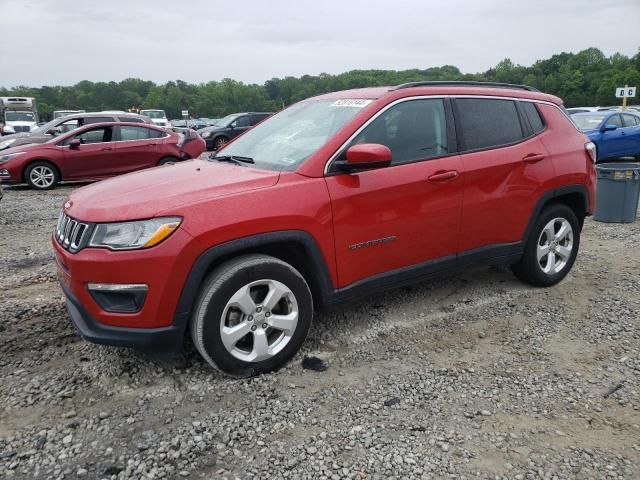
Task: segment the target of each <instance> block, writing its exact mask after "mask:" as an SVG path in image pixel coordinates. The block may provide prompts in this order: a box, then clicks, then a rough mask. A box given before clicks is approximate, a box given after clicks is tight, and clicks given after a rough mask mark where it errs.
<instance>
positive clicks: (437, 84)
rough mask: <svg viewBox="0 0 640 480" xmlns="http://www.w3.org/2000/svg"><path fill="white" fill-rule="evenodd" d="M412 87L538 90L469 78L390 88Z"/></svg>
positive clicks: (526, 86) (407, 84)
mask: <svg viewBox="0 0 640 480" xmlns="http://www.w3.org/2000/svg"><path fill="white" fill-rule="evenodd" d="M412 87H489V88H513V89H515V90H528V91H530V92H539V91H540V90H538V89H537V88H534V87H530V86H528V85H516V84H513V83H499V82H476V81H471V80H461V81H459V80H443V81H428V82H409V83H403V84H402V85H398V86H397V87H395V88H393V89H392V90H400V89H402V88H412Z"/></svg>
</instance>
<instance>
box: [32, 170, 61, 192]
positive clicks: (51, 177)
mask: <svg viewBox="0 0 640 480" xmlns="http://www.w3.org/2000/svg"><path fill="white" fill-rule="evenodd" d="M55 178H56V175H55V172H54V171H53V170H52V169H51V168H50V167H47V166H44V165H38V166H37V167H35V168H33V169H32V170H31V172H30V173H29V179H30V180H31V183H33V184H34V185H35V186H36V187H38V188H49V187H50V186H52V185H53V182H54V181H55Z"/></svg>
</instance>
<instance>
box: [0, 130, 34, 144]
mask: <svg viewBox="0 0 640 480" xmlns="http://www.w3.org/2000/svg"><path fill="white" fill-rule="evenodd" d="M31 135H33V134H32V133H31V132H18V133H10V134H8V135H1V136H0V142H3V141H5V140H15V139H16V138H23V137H30V136H31Z"/></svg>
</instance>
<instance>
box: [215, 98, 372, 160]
mask: <svg viewBox="0 0 640 480" xmlns="http://www.w3.org/2000/svg"><path fill="white" fill-rule="evenodd" d="M369 103H371V101H370V100H346V99H342V100H308V101H304V102H300V103H298V104H296V105H293V106H292V107H289V108H287V109H286V110H283V111H282V112H280V113H278V114H276V115H274V116H273V117H271V118H269V119H267V120H265V121H264V122H262V123H260V124H259V125H258V126H256V127H255V128H253V129H252V130H249V131H248V132H247V133H246V134H244V135H243V136H242V137H240V138H238V139H237V140H236V141H234V142H233V143H231V144H229V146H228V147H225V148H224V149H222V150H221V151H220V154H219V155H220V156H222V157H224V156H229V155H231V156H237V157H249V158H252V159H253V160H254V161H255V163H256V165H257V166H258V167H264V168H268V169H272V170H294V169H295V168H296V167H298V165H300V164H301V163H302V162H304V161H305V160H306V159H307V158H308V157H309V156H311V154H313V153H314V152H315V151H316V150H318V149H319V148H320V147H321V146H323V145H324V144H325V143H326V142H327V140H328V139H329V138H330V137H331V136H332V135H333V134H335V133H336V132H337V131H338V130H340V128H342V127H343V126H344V125H345V124H346V123H347V122H348V121H349V120H351V119H352V118H353V117H354V116H355V115H356V114H357V113H358V112H359V111H360V110H361V109H362V108H363V107H365V106H366V105H368V104H369Z"/></svg>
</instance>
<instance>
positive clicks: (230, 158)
mask: <svg viewBox="0 0 640 480" xmlns="http://www.w3.org/2000/svg"><path fill="white" fill-rule="evenodd" d="M211 159H212V160H217V161H219V162H231V163H237V164H238V165H240V164H241V163H256V162H255V161H254V160H253V158H251V157H240V156H238V155H220V156H219V157H218V156H215V157H211Z"/></svg>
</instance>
